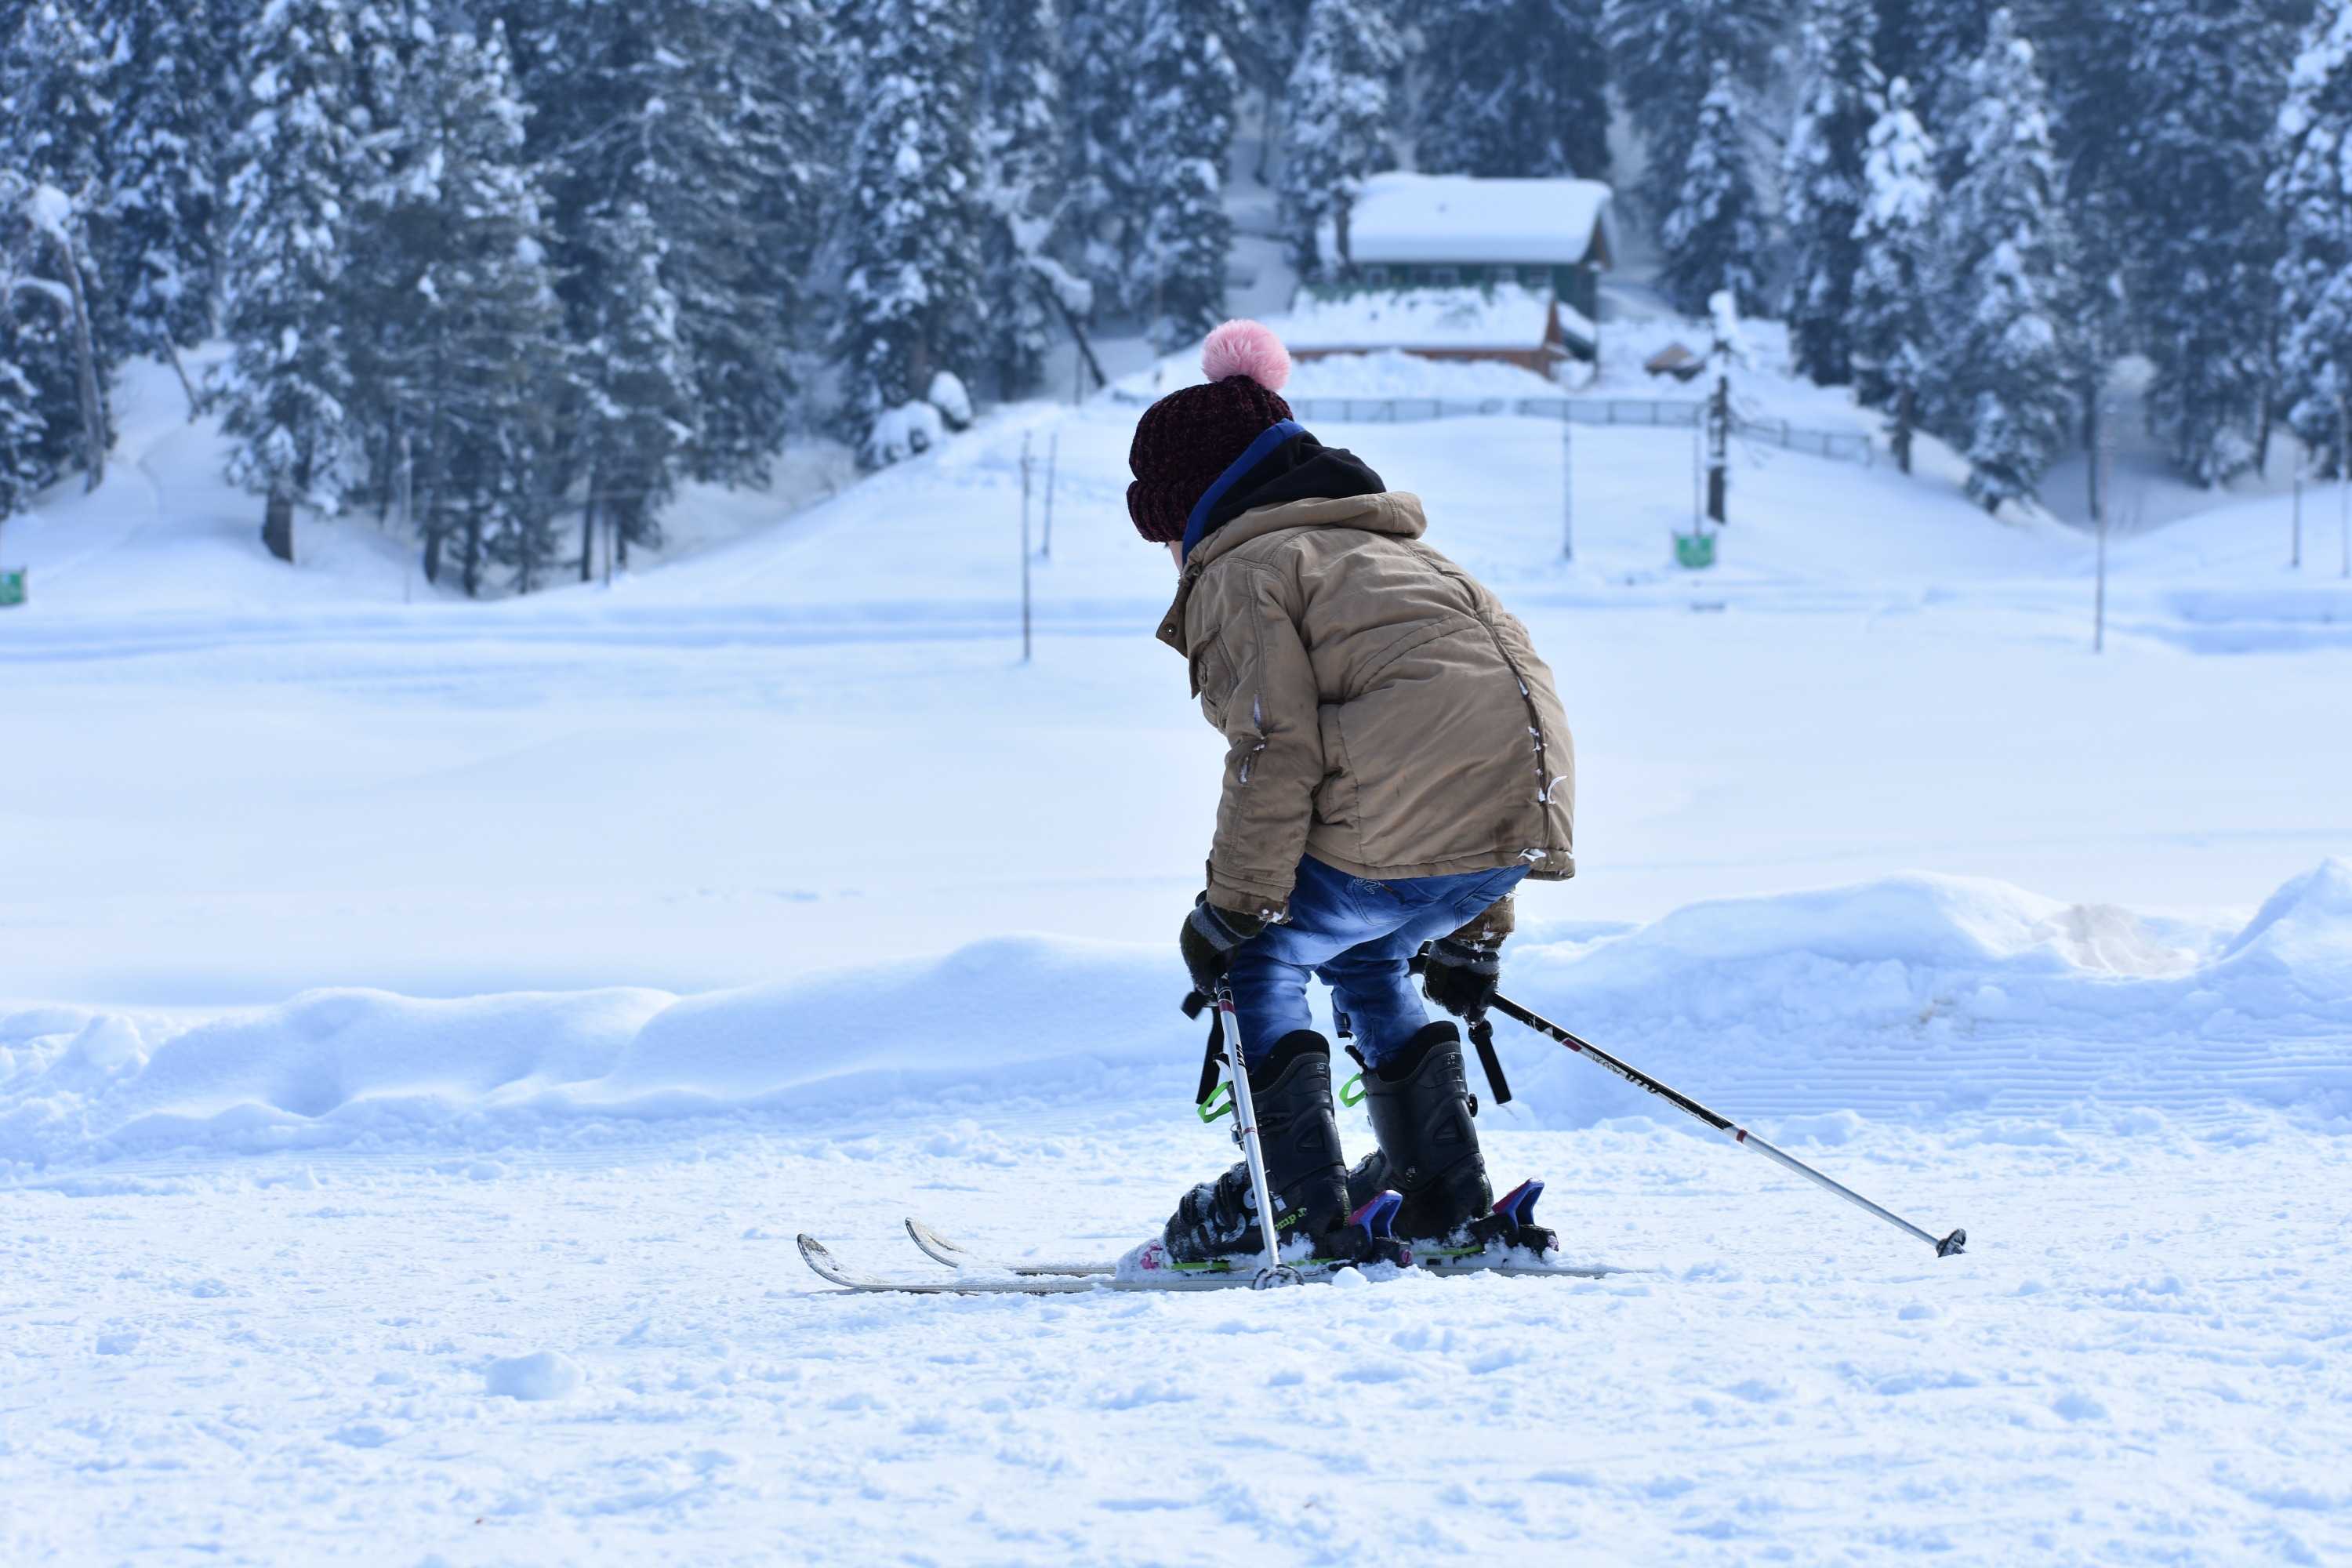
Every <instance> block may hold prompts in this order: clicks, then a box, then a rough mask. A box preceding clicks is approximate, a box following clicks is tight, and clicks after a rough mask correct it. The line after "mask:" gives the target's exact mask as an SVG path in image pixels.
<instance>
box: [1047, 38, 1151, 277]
mask: <svg viewBox="0 0 2352 1568" xmlns="http://www.w3.org/2000/svg"><path fill="white" fill-rule="evenodd" d="M1131 15H1132V13H1131V11H1130V10H1129V7H1128V6H1127V5H1124V4H1122V3H1121V0H1064V4H1063V27H1062V37H1063V45H1064V47H1063V58H1064V59H1065V60H1066V62H1067V67H1066V75H1065V76H1064V78H1063V102H1064V105H1065V108H1066V113H1067V116H1068V123H1069V134H1070V142H1069V169H1068V177H1067V191H1066V203H1067V206H1066V213H1067V216H1066V223H1065V237H1064V238H1063V241H1062V244H1063V246H1064V247H1065V248H1064V249H1063V250H1062V252H1061V254H1062V257H1063V259H1064V260H1066V261H1067V262H1068V263H1070V264H1071V265H1072V266H1074V267H1075V268H1076V269H1077V270H1078V272H1079V273H1080V274H1081V275H1082V276H1083V277H1084V278H1085V279H1086V280H1087V282H1088V283H1090V284H1091V285H1092V286H1093V289H1094V295H1095V300H1096V302H1097V304H1099V305H1104V306H1108V308H1110V309H1111V310H1131V309H1133V308H1134V304H1135V301H1134V300H1133V298H1132V297H1131V296H1132V290H1133V286H1134V279H1133V278H1132V277H1131V276H1130V274H1129V268H1128V258H1129V256H1131V255H1132V254H1133V250H1134V234H1135V231H1136V229H1137V228H1138V226H1139V208H1140V207H1141V205H1142V198H1141V196H1140V195H1139V190H1140V187H1139V185H1138V184H1137V181H1138V179H1139V173H1138V165H1137V158H1136V151H1135V147H1134V145H1133V142H1132V141H1131V137H1132V134H1133V132H1134V129H1135V126H1134V108H1135V39H1134V26H1133V23H1132V21H1131V20H1130V17H1131Z"/></svg>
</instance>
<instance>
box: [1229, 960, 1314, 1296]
mask: <svg viewBox="0 0 2352 1568" xmlns="http://www.w3.org/2000/svg"><path fill="white" fill-rule="evenodd" d="M1217 1013H1218V1016H1219V1017H1220V1019H1221V1020H1222V1021H1223V1024H1224V1026H1225V1048H1226V1049H1227V1050H1228V1051H1231V1052H1232V1053H1233V1058H1232V1064H1231V1065H1232V1067H1233V1069H1234V1121H1235V1122H1237V1123H1238V1124H1239V1125H1238V1126H1237V1127H1236V1128H1235V1131H1237V1132H1238V1133H1239V1134H1240V1136H1241V1141H1242V1157H1243V1158H1244V1160H1246V1161H1248V1162H1249V1174H1250V1190H1251V1192H1252V1193H1253V1194H1255V1197H1256V1199H1257V1231H1258V1236H1259V1237H1261V1238H1262V1239H1263V1240H1264V1241H1265V1268H1260V1269H1259V1270H1258V1271H1257V1278H1256V1279H1253V1280H1251V1281H1250V1289H1253V1290H1264V1289H1267V1288H1269V1287H1271V1286H1276V1285H1296V1284H1297V1283H1299V1276H1298V1270H1297V1269H1296V1268H1291V1267H1289V1266H1288V1265H1287V1264H1286V1263H1284V1262H1283V1261H1282V1237H1281V1235H1280V1233H1279V1232H1277V1231H1276V1229H1275V1226H1274V1193H1273V1190H1272V1189H1271V1188H1269V1187H1268V1186H1267V1185H1266V1184H1265V1151H1264V1150H1262V1149H1260V1148H1259V1147H1258V1141H1257V1106H1256V1103H1255V1101H1254V1100H1252V1099H1251V1096H1250V1080H1249V1058H1248V1057H1247V1056H1245V1055H1244V1054H1243V1051H1242V1030H1241V1025H1240V1023H1239V1022H1238V1021H1237V1020H1236V1019H1235V1018H1234V990H1233V987H1232V986H1230V985H1227V984H1223V983H1222V982H1220V983H1219V984H1218V986H1217Z"/></svg>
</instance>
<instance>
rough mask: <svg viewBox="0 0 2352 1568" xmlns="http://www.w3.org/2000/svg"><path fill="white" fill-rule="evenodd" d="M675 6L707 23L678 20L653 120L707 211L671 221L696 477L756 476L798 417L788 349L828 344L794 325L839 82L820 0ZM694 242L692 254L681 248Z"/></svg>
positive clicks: (690, 196) (802, 306)
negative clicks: (688, 359) (697, 422)
mask: <svg viewBox="0 0 2352 1568" xmlns="http://www.w3.org/2000/svg"><path fill="white" fill-rule="evenodd" d="M670 3H671V4H673V5H686V6H692V7H694V8H696V9H698V10H701V11H702V12H703V14H704V18H705V19H704V21H703V24H702V26H701V28H700V30H699V31H688V30H684V26H683V23H682V21H673V22H672V23H671V24H670V26H671V27H672V28H673V29H675V30H673V31H672V32H670V33H669V34H667V37H668V38H669V39H670V40H671V49H672V52H673V53H674V54H676V55H678V56H679V57H680V58H684V59H685V61H686V62H687V63H686V67H685V68H684V70H683V71H680V70H678V69H677V68H674V67H673V68H670V70H671V79H670V81H669V82H667V84H666V85H665V87H664V89H663V97H662V100H661V105H662V108H663V113H662V114H661V115H660V116H659V117H657V118H659V119H661V120H665V121H672V122H673V127H674V129H677V130H688V132H689V133H688V134H687V135H684V136H681V138H680V145H679V148H678V155H677V157H676V158H675V159H674V160H673V164H674V166H675V167H677V168H679V169H681V170H683V171H685V173H686V174H687V177H688V181H689V182H690V183H689V184H687V185H686V186H685V187H684V188H682V189H681V190H680V192H679V193H678V194H677V196H674V197H673V201H674V202H676V203H677V204H678V205H683V206H686V207H688V209H689V211H690V212H691V211H692V209H695V208H699V209H700V210H699V211H698V212H692V216H691V219H690V220H689V221H685V222H681V221H680V220H681V219H682V218H687V217H688V214H687V213H680V214H677V215H675V216H669V217H667V219H666V220H665V221H666V222H667V223H668V224H670V225H671V227H670V229H669V233H670V236H671V238H672V239H673V241H674V242H675V245H676V248H674V250H673V254H672V268H673V272H674V274H675V277H676V281H675V285H674V286H675V287H676V288H677V292H678V300H679V308H680V311H681V317H680V321H681V325H682V327H683V330H684V331H685V332H686V334H687V340H688V342H689V343H690V344H691V345H692V346H693V349H694V358H695V384H696V388H697V392H698V396H699V398H700V400H701V402H702V405H703V416H702V438H701V440H700V441H699V442H698V444H697V446H696V447H695V451H694V456H695V473H696V475H697V477H698V478H700V479H718V480H722V481H724V482H726V483H729V484H736V483H742V482H748V481H757V480H759V479H762V478H764V477H765V475H766V473H767V471H768V461H769V458H770V457H771V456H772V454H773V453H774V451H775V450H776V448H777V447H778V446H780V445H781V444H782V441H783V438H784V435H785V431H786V429H787V427H788V425H789V423H790V416H791V408H792V400H793V395H794V393H795V390H796V388H795V384H794V382H793V374H792V368H791V367H792V355H793V351H794V350H795V349H796V348H809V349H816V348H819V347H821V346H822V344H821V342H818V341H816V338H817V334H816V333H814V331H806V332H803V331H800V330H799V329H798V328H797V327H796V323H797V322H798V321H801V319H802V318H803V317H804V316H807V317H814V314H815V311H814V308H813V307H814V301H813V300H810V299H809V298H808V297H807V295H806V294H805V293H804V287H805V279H807V277H808V274H809V269H810V265H811V261H812V258H814V255H815V253H816V250H817V247H818V245H819V243H820V241H821V239H822V237H823V232H824V206H825V203H826V197H827V192H828V190H829V186H828V184H827V178H826V176H827V170H828V167H829V165H830V163H831V161H832V153H833V147H834V143H835V141H836V140H837V136H838V132H837V129H836V128H837V127H838V125H839V124H840V123H841V120H842V115H841V112H840V110H839V107H838V93H839V91H840V87H839V84H837V83H836V82H835V80H833V79H832V78H831V74H830V73H831V70H832V68H829V67H828V66H827V65H826V63H825V62H826V60H827V58H828V53H829V48H830V37H829V33H828V31H827V28H826V26H825V25H824V18H823V16H821V14H820V13H819V11H818V9H817V5H816V3H815V0H723V3H714V0H670ZM685 45H690V46H691V52H687V51H686V50H685V49H684V48H683V47H681V46H685ZM656 63H659V62H658V60H657V61H656ZM551 85H552V86H554V87H555V88H556V89H557V90H562V89H561V85H560V84H551ZM680 103H685V104H688V105H690V106H691V107H692V109H693V110H694V111H695V112H694V118H695V119H696V120H697V121H698V122H699V123H698V125H696V126H694V127H692V128H690V130H689V128H686V127H681V126H677V125H676V121H677V106H678V105H679V104H680ZM689 244H690V245H691V247H693V248H694V250H695V251H697V252H698V257H696V258H688V257H687V256H686V255H685V254H684V251H685V248H686V247H687V246H688V245H689ZM804 340H805V341H804Z"/></svg>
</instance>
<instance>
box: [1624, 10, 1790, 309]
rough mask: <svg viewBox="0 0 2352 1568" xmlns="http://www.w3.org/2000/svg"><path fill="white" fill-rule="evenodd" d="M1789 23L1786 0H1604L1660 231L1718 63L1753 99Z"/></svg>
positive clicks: (1681, 180) (1677, 194) (1644, 192)
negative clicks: (1639, 133) (1787, 20)
mask: <svg viewBox="0 0 2352 1568" xmlns="http://www.w3.org/2000/svg"><path fill="white" fill-rule="evenodd" d="M1785 18H1786V5H1785V0H1605V5H1604V8H1603V10H1602V13H1601V28H1602V33H1603V36H1604V37H1605V38H1606V40H1607V43H1608V46H1609V58H1610V69H1611V73H1612V76H1613V77H1614V79H1615V81H1616V86H1617V91H1618V93H1619V95H1620V96H1621V97H1622V99H1623V100H1624V101H1625V103H1626V104H1627V105H1628V106H1629V107H1630V108H1631V110H1632V111H1633V124H1634V127H1635V129H1637V130H1638V131H1639V132H1641V135H1642V146H1643V153H1644V169H1643V177H1642V184H1641V186H1640V188H1639V190H1638V191H1637V192H1635V193H1634V194H1635V195H1637V197H1638V198H1639V199H1640V201H1641V202H1642V204H1643V205H1644V206H1645V207H1646V208H1647V210H1648V211H1649V213H1650V214H1651V215H1652V216H1653V217H1654V219H1655V220H1656V221H1657V222H1658V223H1659V224H1660V225H1661V226H1663V224H1664V220H1665V216H1666V215H1667V214H1668V213H1670V212H1672V211H1673V210H1674V208H1675V205H1676V204H1677V203H1678V202H1679V201H1680V200H1681V195H1682V190H1683V186H1684V184H1685V182H1686V181H1687V179H1688V176H1689V172H1690V160H1691V143H1692V142H1694V141H1695V140H1696V138H1697V136H1698V134H1699V110H1700V106H1701V104H1702V103H1703V101H1704V100H1706V96H1707V94H1708V93H1709V92H1710V91H1711V90H1713V89H1714V86H1715V67H1716V64H1717V62H1718V61H1720V62H1722V63H1723V64H1724V65H1726V66H1727V67H1728V68H1729V70H1730V74H1731V81H1732V85H1733V89H1734V91H1735V92H1738V93H1746V94H1749V95H1752V94H1754V93H1755V92H1756V91H1757V90H1758V89H1759V87H1760V86H1761V84H1762V83H1763V81H1764V79H1765V77H1766V76H1767V74H1768V73H1769V71H1770V70H1771V68H1772V51H1773V47H1774V45H1775V44H1776V43H1777V42H1778V41H1779V39H1780V34H1781V32H1782V31H1783V29H1784V24H1785ZM1718 287H1719V285H1718ZM1700 298H1701V302H1702V304H1703V303H1704V301H1705V296H1704V295H1702V296H1701V297H1700Z"/></svg>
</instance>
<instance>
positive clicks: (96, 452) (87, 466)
mask: <svg viewBox="0 0 2352 1568" xmlns="http://www.w3.org/2000/svg"><path fill="white" fill-rule="evenodd" d="M53 238H54V239H55V241H56V243H57V249H58V259H59V260H60V262H61V263H62V268H61V269H62V270H63V271H64V273H65V275H66V291H67V293H68V295H70V296H71V297H72V300H73V336H74V380H75V383H76V384H77V386H78V388H79V391H80V393H81V439H82V468H83V470H84V472H86V473H87V474H88V475H89V482H88V483H87V484H85V485H84V486H83V487H82V488H83V489H84V490H94V489H98V487H99V486H100V485H102V484H104V483H105V482H106V404H105V402H104V400H103V399H102V398H101V397H100V395H99V390H98V353H97V350H96V348H95V347H94V346H93V345H92V343H91V342H90V336H89V299H88V297H87V296H86V295H84V294H83V292H82V287H81V258H79V257H78V256H76V255H75V254H74V246H73V242H72V241H71V240H69V239H68V238H67V237H65V235H64V234H63V233H58V234H56V235H54V236H53ZM272 504H275V503H274V501H273V503H272ZM288 559H289V560H290V559H292V558H291V557H290V556H289V557H288Z"/></svg>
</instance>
